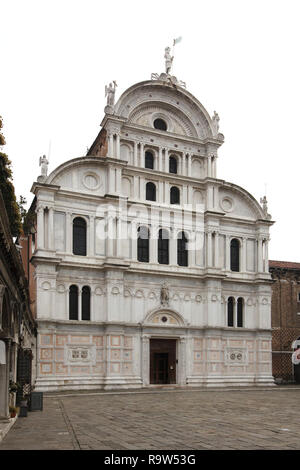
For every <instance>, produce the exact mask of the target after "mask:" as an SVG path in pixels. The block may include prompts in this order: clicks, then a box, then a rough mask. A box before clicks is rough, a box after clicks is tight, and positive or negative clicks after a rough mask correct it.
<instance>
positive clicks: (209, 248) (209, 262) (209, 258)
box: [206, 230, 212, 268]
mask: <svg viewBox="0 0 300 470" xmlns="http://www.w3.org/2000/svg"><path fill="white" fill-rule="evenodd" d="M211 266H212V233H211V231H210V230H209V231H208V232H207V263H206V267H207V268H209V267H211Z"/></svg>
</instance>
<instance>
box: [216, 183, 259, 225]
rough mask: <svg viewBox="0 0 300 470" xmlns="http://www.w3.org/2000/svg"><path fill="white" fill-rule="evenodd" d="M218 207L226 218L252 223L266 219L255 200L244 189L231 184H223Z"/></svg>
mask: <svg viewBox="0 0 300 470" xmlns="http://www.w3.org/2000/svg"><path fill="white" fill-rule="evenodd" d="M219 205H220V210H221V211H223V212H224V213H225V215H227V216H228V217H237V218H243V219H245V220H247V219H248V220H253V221H256V220H257V219H265V218H266V215H265V214H264V212H263V209H262V207H261V206H260V205H259V203H258V202H257V200H256V199H255V198H254V197H253V196H252V195H251V194H250V193H248V192H247V191H246V190H245V189H243V188H241V187H240V186H237V185H235V184H232V183H225V184H224V186H223V187H222V188H220V190H219Z"/></svg>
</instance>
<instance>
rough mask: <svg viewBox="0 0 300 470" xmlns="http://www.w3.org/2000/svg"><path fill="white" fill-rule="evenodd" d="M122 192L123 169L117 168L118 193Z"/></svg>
mask: <svg viewBox="0 0 300 470" xmlns="http://www.w3.org/2000/svg"><path fill="white" fill-rule="evenodd" d="M121 192H122V169H121V168H117V169H116V193H118V194H121Z"/></svg>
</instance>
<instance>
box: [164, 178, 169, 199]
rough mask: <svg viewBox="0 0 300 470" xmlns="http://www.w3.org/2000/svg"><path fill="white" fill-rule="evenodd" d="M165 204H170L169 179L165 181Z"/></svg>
mask: <svg viewBox="0 0 300 470" xmlns="http://www.w3.org/2000/svg"><path fill="white" fill-rule="evenodd" d="M164 186H165V204H170V184H169V182H168V181H165V183H164Z"/></svg>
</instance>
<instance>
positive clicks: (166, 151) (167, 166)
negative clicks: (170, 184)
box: [165, 148, 169, 173]
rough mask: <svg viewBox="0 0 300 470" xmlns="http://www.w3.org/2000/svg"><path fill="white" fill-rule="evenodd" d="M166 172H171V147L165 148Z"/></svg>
mask: <svg viewBox="0 0 300 470" xmlns="http://www.w3.org/2000/svg"><path fill="white" fill-rule="evenodd" d="M165 172H166V173H169V149H167V148H165Z"/></svg>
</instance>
